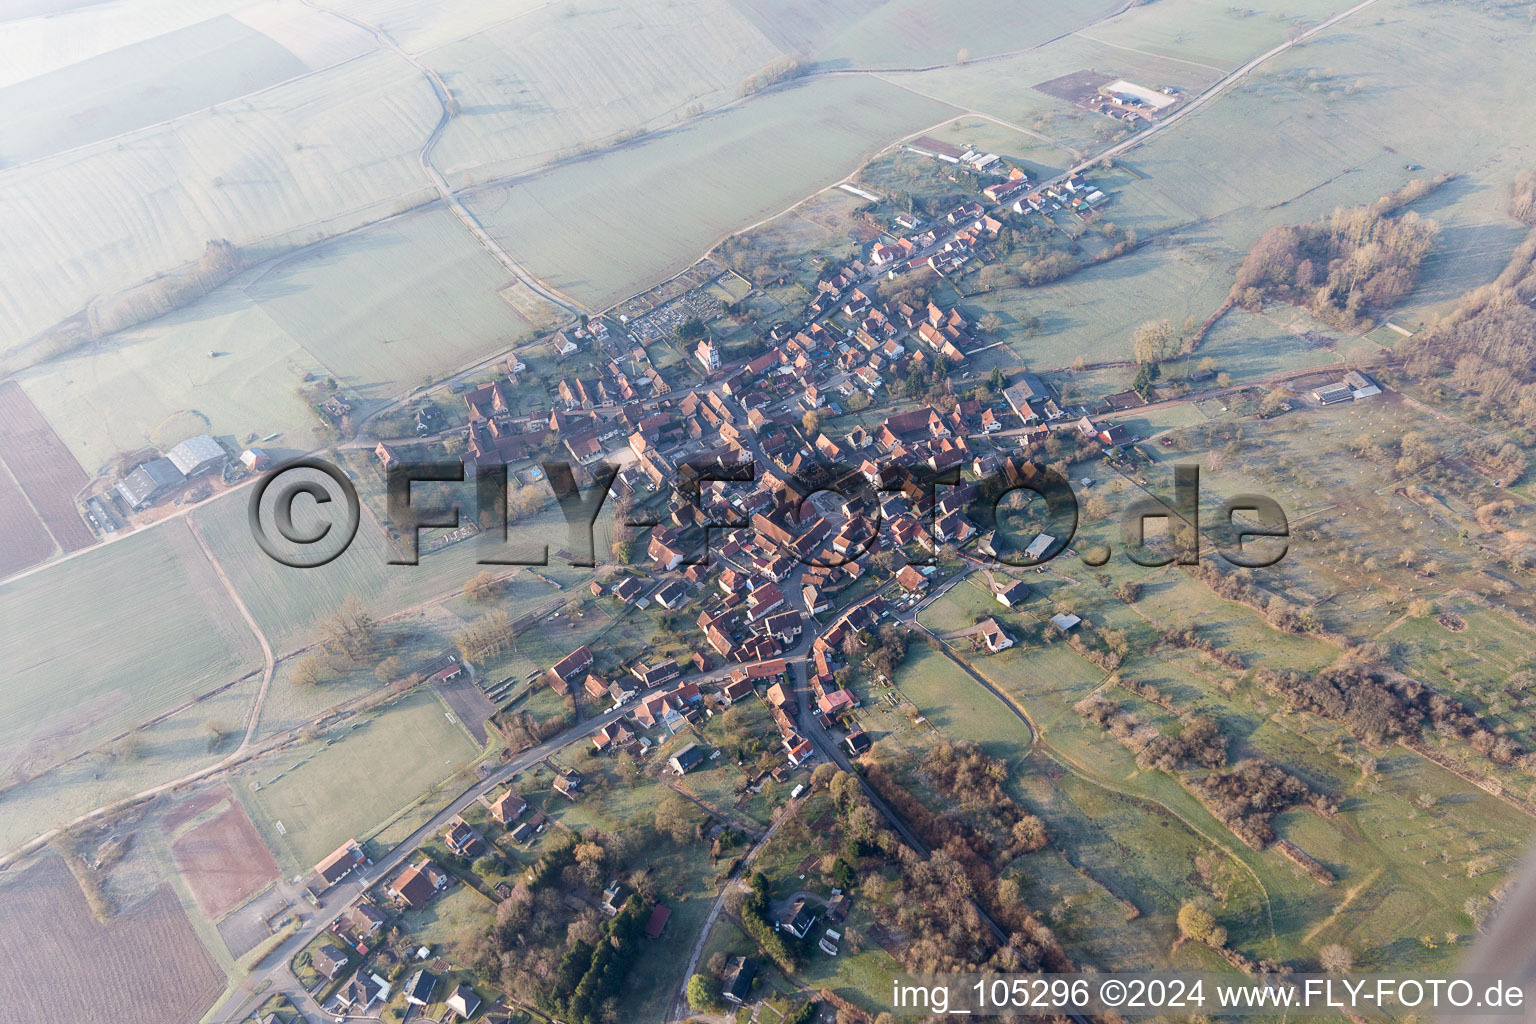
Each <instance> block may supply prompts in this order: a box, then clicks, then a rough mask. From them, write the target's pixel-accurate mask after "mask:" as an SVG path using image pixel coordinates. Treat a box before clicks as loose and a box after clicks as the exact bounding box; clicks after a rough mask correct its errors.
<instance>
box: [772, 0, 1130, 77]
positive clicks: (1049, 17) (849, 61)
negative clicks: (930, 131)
mask: <svg viewBox="0 0 1536 1024" xmlns="http://www.w3.org/2000/svg"><path fill="white" fill-rule="evenodd" d="M743 2H744V3H750V2H751V0H743ZM752 6H753V7H754V8H759V5H758V4H755V3H753V4H752ZM849 6H850V7H854V5H849ZM1118 6H1119V5H1118V4H1115V3H1113V2H1112V0H1094V2H1092V3H1082V4H1071V5H1063V4H1052V3H1041V2H1035V3H1029V4H1026V5H1022V6H1021V5H1018V4H1011V3H1008V2H1007V0H983V2H980V3H966V2H964V0H941V2H939V3H936V4H935V3H919V2H917V0H896V2H894V3H889V4H881V5H879V6H877V7H875V8H874V9H873V10H872V11H870V12H869V13H867V14H864V15H863V16H862V17H859V18H858V19H857V20H856V21H854V22H853V23H852V24H846V25H839V24H838V23H837V21H836V20H835V19H828V21H826V22H823V24H824V25H825V29H823V31H825V33H826V34H825V36H824V37H823V38H822V39H820V40H818V44H819V45H818V46H817V49H816V52H815V57H816V60H817V61H819V62H822V63H825V64H827V65H829V66H831V67H834V68H840V69H841V68H847V67H856V68H869V67H876V68H881V67H911V66H914V65H925V64H936V63H940V62H948V61H959V62H964V61H966V60H977V59H981V58H984V57H991V56H993V55H995V54H999V53H1007V52H1010V51H1014V50H1024V49H1030V48H1033V47H1037V46H1039V45H1040V44H1042V43H1045V42H1047V41H1049V40H1051V39H1053V38H1055V37H1057V36H1061V35H1067V34H1070V33H1072V32H1074V31H1076V30H1078V29H1081V28H1084V27H1086V26H1088V25H1091V24H1093V23H1094V22H1096V21H1098V20H1100V19H1101V18H1104V17H1107V16H1109V15H1110V14H1112V13H1114V11H1115V10H1116V9H1117V8H1118ZM759 9H760V8H759ZM854 9H855V10H857V9H858V8H857V7H854Z"/></svg>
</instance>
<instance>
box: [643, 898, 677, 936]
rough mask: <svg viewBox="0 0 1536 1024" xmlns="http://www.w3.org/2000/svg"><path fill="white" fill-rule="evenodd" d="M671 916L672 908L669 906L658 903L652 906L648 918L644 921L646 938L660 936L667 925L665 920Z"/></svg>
mask: <svg viewBox="0 0 1536 1024" xmlns="http://www.w3.org/2000/svg"><path fill="white" fill-rule="evenodd" d="M671 918H672V910H671V908H670V907H664V906H662V905H661V904H660V903H658V904H656V905H655V906H654V907H652V908H651V916H650V919H649V920H648V921H646V922H645V935H646V938H650V939H659V938H661V933H662V930H663V929H665V928H666V927H667V922H668V921H669V920H671Z"/></svg>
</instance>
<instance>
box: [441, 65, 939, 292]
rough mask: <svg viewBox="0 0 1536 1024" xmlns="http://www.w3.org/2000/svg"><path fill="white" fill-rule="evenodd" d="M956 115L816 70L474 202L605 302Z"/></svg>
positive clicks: (548, 270)
mask: <svg viewBox="0 0 1536 1024" xmlns="http://www.w3.org/2000/svg"><path fill="white" fill-rule="evenodd" d="M953 113H954V110H953V108H950V107H947V106H945V105H943V104H940V103H936V102H933V101H929V100H922V99H916V98H914V97H913V96H911V94H909V93H905V92H903V91H902V90H900V89H897V88H896V87H894V86H890V85H886V84H885V83H881V82H875V81H868V80H862V79H861V80H854V79H845V78H838V79H820V80H814V81H809V82H806V83H801V84H796V85H793V86H790V87H786V88H783V89H779V90H775V91H772V92H769V93H764V94H762V95H758V96H754V97H752V98H750V99H749V100H747V101H746V102H745V103H742V104H741V105H739V106H735V107H732V108H730V109H728V110H724V111H721V112H718V113H715V114H712V115H709V116H708V117H705V118H702V119H699V120H695V121H691V122H689V123H688V124H686V125H684V126H682V127H680V128H678V129H677V130H675V131H670V132H665V133H661V134H658V135H656V136H654V137H651V138H647V139H644V140H642V141H640V142H638V143H636V144H635V145H632V146H628V147H624V148H621V149H616V150H612V151H609V152H606V153H603V154H600V155H597V156H594V157H592V158H589V159H585V160H581V161H578V162H575V163H571V164H567V165H562V166H560V167H557V168H554V169H552V170H549V171H546V172H543V173H540V174H537V175H534V176H532V177H529V178H525V179H521V180H519V181H518V182H517V184H516V185H515V186H512V187H507V188H502V187H488V188H484V189H480V190H477V191H475V192H473V193H471V194H470V198H469V200H468V205H469V207H470V209H471V210H472V211H474V213H475V215H476V216H477V217H478V218H479V219H480V221H481V223H482V224H484V225H485V227H486V230H488V231H489V232H490V233H491V234H492V235H493V236H494V237H495V238H496V239H497V241H499V242H500V243H501V244H503V245H504V246H506V247H507V250H508V251H509V252H511V253H512V255H513V256H514V257H515V258H516V259H517V260H518V261H519V262H520V263H522V264H523V265H524V266H526V267H527V268H528V269H529V270H530V271H531V272H532V273H534V274H536V275H538V276H539V277H541V278H543V279H545V280H547V281H549V282H550V283H551V284H553V285H554V286H555V287H557V288H559V289H560V290H561V291H562V292H564V293H566V294H568V295H570V296H572V297H573V298H575V299H576V300H578V301H580V302H582V303H584V304H586V305H588V306H590V307H592V308H594V309H601V308H605V307H607V306H609V305H611V304H613V303H614V302H617V301H619V300H620V299H623V298H625V297H627V296H629V295H631V294H633V293H635V292H637V291H641V290H644V289H645V288H646V287H649V286H650V285H651V284H652V283H653V282H655V281H656V280H659V279H663V278H666V277H670V276H671V275H673V274H676V273H677V272H679V271H681V270H682V269H684V268H685V267H687V266H688V265H690V264H691V263H693V262H694V260H696V259H697V258H698V257H699V255H700V254H702V253H703V252H704V251H706V250H707V249H709V248H711V247H712V246H713V245H714V244H715V243H716V242H718V241H719V240H720V239H721V238H722V237H723V236H724V235H726V234H728V233H729V232H731V231H735V230H739V229H741V228H742V227H745V226H747V225H748V224H751V223H753V222H755V221H757V220H759V219H761V218H764V217H768V216H771V215H774V214H777V213H779V212H781V211H783V210H785V209H786V208H788V207H790V206H792V205H794V204H795V203H797V202H799V201H800V200H801V199H803V198H804V197H805V196H806V195H807V194H809V193H812V192H816V191H818V190H819V189H821V188H823V187H825V186H827V185H829V184H831V183H832V182H833V181H835V180H837V179H838V178H839V177H841V176H842V175H843V174H845V173H847V172H848V171H851V170H853V169H854V168H855V167H856V166H857V165H858V164H859V162H860V161H861V160H863V159H867V158H868V157H869V156H871V155H873V153H874V152H875V151H877V150H879V149H881V148H883V147H884V146H885V145H887V144H888V143H890V142H891V141H893V140H894V139H895V138H896V137H899V136H901V135H904V134H907V133H910V132H915V131H918V130H919V129H922V128H924V127H926V126H927V125H931V124H933V123H935V122H937V121H940V120H943V119H944V118H946V117H947V116H949V115H950V114H953ZM597 238H601V239H602V244H601V245H595V244H593V240H594V239H597Z"/></svg>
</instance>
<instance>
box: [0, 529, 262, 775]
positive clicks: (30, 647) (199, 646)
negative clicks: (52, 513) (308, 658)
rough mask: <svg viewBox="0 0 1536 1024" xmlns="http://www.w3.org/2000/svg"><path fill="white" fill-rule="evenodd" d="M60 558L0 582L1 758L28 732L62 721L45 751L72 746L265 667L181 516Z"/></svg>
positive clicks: (15, 751)
mask: <svg viewBox="0 0 1536 1024" xmlns="http://www.w3.org/2000/svg"><path fill="white" fill-rule="evenodd" d="M62 564H63V565H65V566H67V568H65V569H63V570H62V571H60V570H55V571H52V572H43V573H36V574H34V575H31V576H27V577H23V578H21V579H18V580H12V581H11V582H9V583H7V584H5V585H4V586H3V587H0V621H3V622H4V623H5V624H6V628H5V630H4V631H3V632H0V657H3V658H4V661H5V664H6V665H7V666H8V670H7V685H6V686H4V687H0V724H3V729H0V750H5V751H7V752H8V756H6V757H5V758H4V761H3V763H4V764H6V765H8V764H9V763H10V762H11V759H12V758H14V757H16V756H19V755H20V754H21V749H22V748H21V744H23V743H25V742H26V741H27V740H28V739H29V738H31V737H34V736H38V735H40V734H45V733H53V732H55V731H57V730H62V731H60V732H58V736H57V738H56V739H54V740H53V741H52V742H51V743H50V745H49V750H51V751H53V752H55V753H56V754H58V755H60V756H68V755H69V754H71V753H73V752H75V751H77V750H80V749H82V748H84V747H87V746H89V745H91V744H93V743H99V742H101V741H103V740H105V739H107V738H109V737H111V736H113V735H115V734H117V733H118V732H120V731H121V730H124V729H127V728H129V727H131V726H132V725H133V724H134V723H136V722H141V721H143V720H145V719H146V718H150V717H153V716H154V715H157V714H160V713H162V712H164V711H166V710H169V709H170V708H172V707H174V706H176V705H177V704H178V703H180V702H182V701H185V700H187V699H188V698H190V697H193V696H195V695H197V694H200V693H205V692H207V691H208V690H212V689H214V688H215V687H217V686H219V685H221V684H223V683H226V682H230V681H232V680H234V679H236V678H238V677H240V676H241V675H243V674H244V673H246V672H248V671H251V670H252V669H257V668H260V666H261V656H260V654H259V652H258V650H257V647H256V641H255V638H254V637H252V635H251V632H250V629H249V627H248V626H247V625H246V623H245V621H244V620H243V619H242V618H241V617H240V614H239V612H238V611H236V610H235V608H234V606H233V604H232V603H231V602H230V600H229V596H228V594H227V593H226V592H225V591H224V589H223V587H222V586H221V585H220V583H219V581H218V579H217V578H216V577H215V576H214V573H213V570H212V568H211V567H210V566H209V564H208V560H207V558H206V557H205V556H204V555H203V553H202V550H201V549H200V548H199V547H198V545H197V541H196V539H195V538H194V537H193V536H192V534H191V531H190V530H189V529H188V527H187V525H186V523H185V522H180V521H177V522H171V523H168V524H166V525H164V526H161V527H157V528H155V529H153V530H147V531H145V532H143V533H137V534H134V535H132V536H129V537H125V538H123V539H122V540H120V541H116V542H114V543H111V544H107V545H104V546H102V547H99V548H93V549H90V550H89V551H87V552H85V553H83V554H81V555H78V556H76V557H75V558H72V559H70V560H69V561H68V562H66V563H62ZM50 760H52V759H51V758H50Z"/></svg>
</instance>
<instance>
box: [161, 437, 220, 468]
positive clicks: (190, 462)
mask: <svg viewBox="0 0 1536 1024" xmlns="http://www.w3.org/2000/svg"><path fill="white" fill-rule="evenodd" d="M227 454H228V453H227V452H226V451H224V446H223V445H221V444H219V442H217V441H215V440H214V439H213V438H211V437H209V436H208V435H207V434H198V435H197V436H196V437H189V438H187V439H186V440H185V441H183V442H181V444H178V445H177V446H176V447H174V448H172V449H171V450H170V451H168V452H166V453H165V455H166V458H168V459H170V460H171V461H172V462H173V463H175V464H176V468H177V469H179V470H181V471H182V472H183V473H185V474H186V475H187V476H191V475H192V474H193V473H196V472H197V471H198V470H200V469H203V468H205V467H206V466H207V465H208V464H209V463H212V462H216V461H218V460H219V459H222V458H224V457H225V456H226V455H227Z"/></svg>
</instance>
